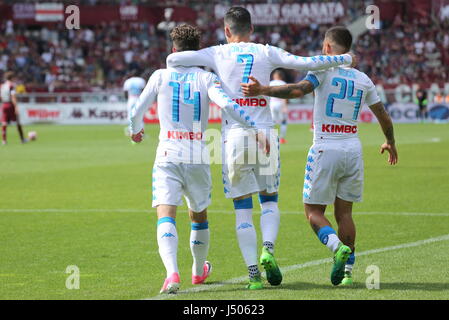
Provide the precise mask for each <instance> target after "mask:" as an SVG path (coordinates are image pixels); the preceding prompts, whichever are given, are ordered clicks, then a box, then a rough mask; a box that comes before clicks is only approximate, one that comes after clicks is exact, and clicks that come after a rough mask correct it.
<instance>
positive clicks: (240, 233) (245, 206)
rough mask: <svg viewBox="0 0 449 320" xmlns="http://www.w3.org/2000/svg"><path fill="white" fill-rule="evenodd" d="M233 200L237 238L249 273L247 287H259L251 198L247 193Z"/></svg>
mask: <svg viewBox="0 0 449 320" xmlns="http://www.w3.org/2000/svg"><path fill="white" fill-rule="evenodd" d="M233 201H234V209H235V225H236V232H237V240H238V243H239V247H240V251H241V252H242V256H243V259H244V260H245V263H246V266H247V268H248V273H249V284H248V289H261V288H262V287H263V285H262V279H261V276H260V271H259V267H258V262H257V235H256V229H255V228H254V223H253V198H252V195H250V194H249V195H245V196H241V197H237V198H235V199H233Z"/></svg>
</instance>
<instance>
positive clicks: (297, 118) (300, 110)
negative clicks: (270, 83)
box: [288, 104, 377, 124]
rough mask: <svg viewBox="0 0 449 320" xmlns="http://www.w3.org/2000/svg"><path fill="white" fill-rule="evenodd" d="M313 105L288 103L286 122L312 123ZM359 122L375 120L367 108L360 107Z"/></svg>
mask: <svg viewBox="0 0 449 320" xmlns="http://www.w3.org/2000/svg"><path fill="white" fill-rule="evenodd" d="M312 119H313V105H311V104H289V105H288V123H310V124H311V123H312ZM359 121H361V122H376V121H377V120H376V118H375V116H374V114H373V113H372V112H371V110H370V109H369V108H362V112H361V113H360V116H359Z"/></svg>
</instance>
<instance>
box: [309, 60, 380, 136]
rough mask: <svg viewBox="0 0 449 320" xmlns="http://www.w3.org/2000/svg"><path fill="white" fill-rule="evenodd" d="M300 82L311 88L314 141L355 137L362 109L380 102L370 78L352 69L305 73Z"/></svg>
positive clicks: (338, 68)
mask: <svg viewBox="0 0 449 320" xmlns="http://www.w3.org/2000/svg"><path fill="white" fill-rule="evenodd" d="M304 80H308V81H310V82H311V83H312V84H313V86H314V88H315V90H314V92H315V104H314V108H313V125H314V141H318V140H320V139H322V138H327V139H348V138H357V137H358V133H357V129H358V128H357V122H358V119H359V115H360V111H361V109H362V107H363V106H364V105H368V106H371V105H373V104H376V103H378V102H380V98H379V96H378V94H377V91H376V86H375V85H374V83H373V82H372V81H371V79H370V78H369V77H368V76H367V75H366V74H364V73H363V72H360V71H359V70H357V69H354V68H348V67H336V68H331V69H329V70H325V71H316V72H309V73H308V74H307V76H306V78H305V79H304Z"/></svg>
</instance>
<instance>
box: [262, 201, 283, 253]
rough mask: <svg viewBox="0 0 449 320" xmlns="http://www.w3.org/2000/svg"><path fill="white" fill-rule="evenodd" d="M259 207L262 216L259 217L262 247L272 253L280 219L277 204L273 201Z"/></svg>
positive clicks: (263, 203)
mask: <svg viewBox="0 0 449 320" xmlns="http://www.w3.org/2000/svg"><path fill="white" fill-rule="evenodd" d="M260 206H261V208H262V214H261V216H260V229H261V230H262V239H263V242H264V246H265V247H267V248H268V249H269V250H270V252H271V253H273V251H274V248H273V247H274V243H275V242H276V238H277V235H278V231H279V224H280V217H281V215H280V214H279V208H278V203H277V202H275V201H267V202H262V203H261V204H260ZM270 247H271V248H270Z"/></svg>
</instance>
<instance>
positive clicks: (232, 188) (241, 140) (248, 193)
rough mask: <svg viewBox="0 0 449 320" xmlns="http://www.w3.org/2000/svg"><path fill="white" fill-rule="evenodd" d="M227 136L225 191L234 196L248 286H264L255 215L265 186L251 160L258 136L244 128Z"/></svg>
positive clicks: (226, 193) (224, 167) (227, 133)
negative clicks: (256, 202)
mask: <svg viewBox="0 0 449 320" xmlns="http://www.w3.org/2000/svg"><path fill="white" fill-rule="evenodd" d="M223 138H224V139H223V147H222V150H223V153H222V156H223V168H222V177H223V184H224V192H225V196H226V198H230V199H233V204H234V210H235V224H236V235H237V241H238V243H239V247H240V251H241V253H242V256H243V259H244V261H245V264H246V266H247V268H248V273H249V280H250V281H249V285H248V288H249V289H261V288H262V287H263V285H262V279H261V276H260V271H259V267H258V259H257V235H256V230H255V228H254V223H253V217H252V214H253V199H252V194H253V193H256V192H259V191H260V190H261V189H260V188H259V185H258V183H257V179H256V177H255V174H254V164H250V163H248V162H249V161H251V160H250V159H251V158H253V157H252V156H254V154H253V152H256V151H255V150H257V143H256V141H255V137H252V136H250V135H248V133H247V132H245V131H243V130H230V131H228V132H225V134H224V136H223ZM245 140H246V141H245ZM245 159H248V160H247V161H246V160H245Z"/></svg>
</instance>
